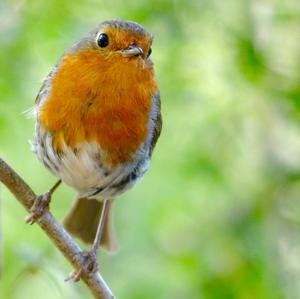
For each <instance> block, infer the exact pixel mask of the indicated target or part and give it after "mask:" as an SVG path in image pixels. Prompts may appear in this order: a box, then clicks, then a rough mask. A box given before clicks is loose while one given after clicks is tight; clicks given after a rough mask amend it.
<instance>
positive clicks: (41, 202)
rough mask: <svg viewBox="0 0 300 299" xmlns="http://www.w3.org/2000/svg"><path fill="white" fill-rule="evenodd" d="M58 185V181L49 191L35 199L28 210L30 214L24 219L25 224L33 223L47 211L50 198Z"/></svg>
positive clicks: (59, 181)
mask: <svg viewBox="0 0 300 299" xmlns="http://www.w3.org/2000/svg"><path fill="white" fill-rule="evenodd" d="M60 184H61V180H58V181H57V182H56V183H55V185H54V186H53V187H52V188H51V189H50V190H49V191H47V192H46V193H45V194H42V195H39V196H38V197H37V198H36V199H35V201H34V203H33V205H32V207H31V209H30V214H29V215H28V216H27V217H26V218H25V221H26V222H27V223H29V224H33V223H35V222H36V221H37V220H38V219H39V218H40V217H41V216H42V215H43V214H44V213H45V211H46V210H48V209H49V204H50V201H51V196H52V194H53V193H54V191H55V190H56V189H57V187H58V186H59V185H60Z"/></svg>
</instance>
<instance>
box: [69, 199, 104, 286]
mask: <svg viewBox="0 0 300 299" xmlns="http://www.w3.org/2000/svg"><path fill="white" fill-rule="evenodd" d="M108 207H109V200H108V199H106V200H104V202H103V208H102V212H101V216H100V220H99V224H98V228H97V232H96V236H95V240H94V243H93V245H92V247H91V249H90V250H89V251H83V252H81V256H82V257H83V259H84V265H83V266H82V267H81V268H80V269H79V270H75V271H73V272H72V273H71V274H70V275H69V277H68V278H67V279H66V280H70V279H71V280H73V281H75V282H77V281H79V280H80V278H81V277H82V275H83V274H85V273H90V274H91V275H92V274H94V273H95V272H97V271H98V262H97V253H98V249H99V247H100V243H101V238H102V235H103V229H104V224H105V221H106V217H107V211H108Z"/></svg>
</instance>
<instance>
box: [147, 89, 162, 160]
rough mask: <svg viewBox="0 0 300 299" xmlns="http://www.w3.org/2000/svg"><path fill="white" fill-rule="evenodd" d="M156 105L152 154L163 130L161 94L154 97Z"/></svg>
mask: <svg viewBox="0 0 300 299" xmlns="http://www.w3.org/2000/svg"><path fill="white" fill-rule="evenodd" d="M154 104H155V106H156V110H157V113H156V114H155V118H154V119H153V122H154V124H155V126H154V132H153V137H152V140H151V151H150V152H151V154H152V151H153V149H154V147H155V145H156V142H157V139H158V137H159V136H160V132H161V128H162V117H161V101H160V94H159V93H157V94H156V95H155V96H154Z"/></svg>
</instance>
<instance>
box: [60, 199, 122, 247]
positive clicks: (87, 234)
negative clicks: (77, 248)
mask: <svg viewBox="0 0 300 299" xmlns="http://www.w3.org/2000/svg"><path fill="white" fill-rule="evenodd" d="M108 204H109V207H108V213H107V218H106V222H105V224H104V229H103V235H102V238H101V246H102V247H104V248H105V249H106V250H107V251H109V252H114V251H116V250H117V241H116V237H115V232H114V229H113V223H112V214H111V210H112V201H109V203H108ZM102 207H103V203H102V202H100V201H97V200H95V199H87V198H79V199H77V200H76V201H75V203H74V204H73V206H72V208H71V210H70V211H69V213H68V214H67V216H66V217H65V219H64V221H63V224H64V227H65V228H66V230H67V231H68V232H69V233H70V234H71V235H73V236H74V237H77V238H79V239H81V240H82V241H84V242H86V243H93V241H94V238H95V236H96V232H97V227H98V224H99V220H100V216H101V211H102Z"/></svg>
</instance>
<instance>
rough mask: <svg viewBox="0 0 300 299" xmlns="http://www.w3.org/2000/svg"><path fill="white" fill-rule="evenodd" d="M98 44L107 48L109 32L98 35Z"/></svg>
mask: <svg viewBox="0 0 300 299" xmlns="http://www.w3.org/2000/svg"><path fill="white" fill-rule="evenodd" d="M97 44H98V46H99V47H100V48H105V47H107V46H108V44H109V39H108V36H107V34H105V33H101V34H100V35H99V37H98V40H97Z"/></svg>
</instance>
